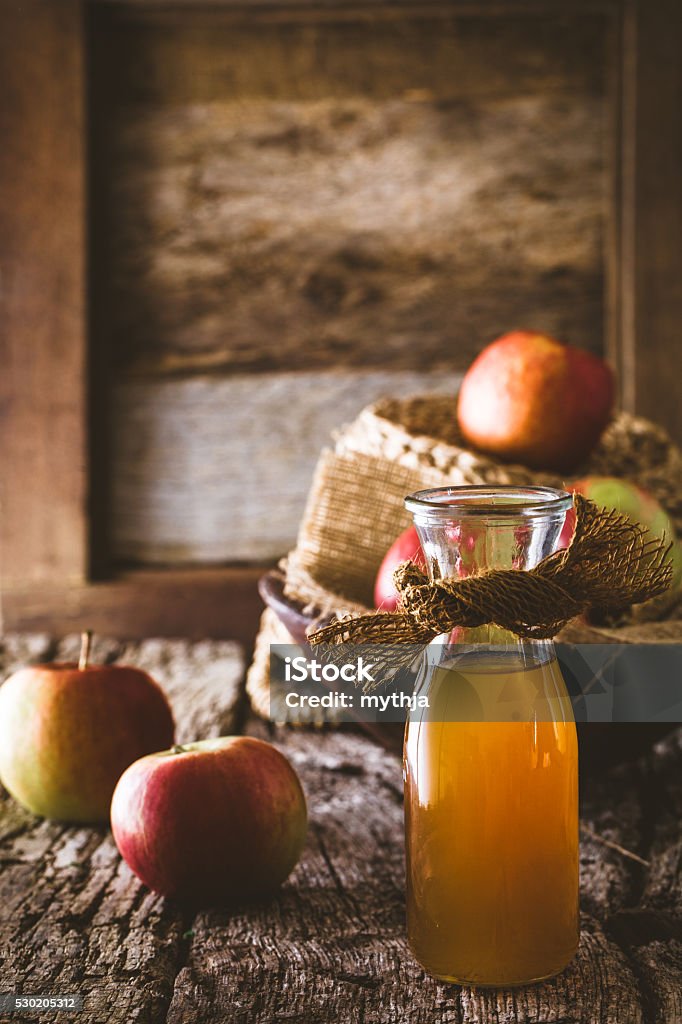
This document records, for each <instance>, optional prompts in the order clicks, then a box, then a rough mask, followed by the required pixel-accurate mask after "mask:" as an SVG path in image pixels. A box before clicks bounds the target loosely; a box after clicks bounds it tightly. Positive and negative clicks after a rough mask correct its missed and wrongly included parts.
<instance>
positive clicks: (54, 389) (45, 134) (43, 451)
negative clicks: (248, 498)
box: [0, 0, 87, 585]
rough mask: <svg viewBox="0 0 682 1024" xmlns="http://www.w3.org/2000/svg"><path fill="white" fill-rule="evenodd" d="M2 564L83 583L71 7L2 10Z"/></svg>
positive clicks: (80, 255) (77, 34)
mask: <svg viewBox="0 0 682 1024" xmlns="http://www.w3.org/2000/svg"><path fill="white" fill-rule="evenodd" d="M0 95H1V96H2V97H3V100H2V103H1V104H0V138H2V145H1V146H0V284H1V290H0V346H2V348H1V358H2V373H1V374H0V425H1V429H2V471H1V473H0V476H1V477H2V493H1V495H0V499H1V500H0V556H1V559H2V576H3V583H4V584H5V585H8V584H15V583H22V584H23V583H26V582H28V581H44V580H51V581H67V580H68V581H77V580H82V579H83V578H84V575H85V572H86V565H87V550H86V548H87V543H86V533H87V530H86V518H85V501H86V497H85V496H86V448H85V444H86V442H85V328H84V294H85V288H84V244H85V243H84V138H83V130H84V125H83V121H84V69H83V10H82V3H81V0H63V2H60V3H57V4H55V3H53V2H51V0H26V2H24V3H21V4H16V3H12V4H3V5H2V12H1V13H0Z"/></svg>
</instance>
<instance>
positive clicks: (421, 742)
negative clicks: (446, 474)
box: [404, 487, 579, 986]
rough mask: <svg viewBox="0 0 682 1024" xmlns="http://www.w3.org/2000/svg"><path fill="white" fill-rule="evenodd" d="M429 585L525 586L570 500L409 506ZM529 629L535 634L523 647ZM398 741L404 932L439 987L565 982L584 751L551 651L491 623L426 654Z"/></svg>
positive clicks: (461, 496)
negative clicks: (498, 578) (508, 575)
mask: <svg viewBox="0 0 682 1024" xmlns="http://www.w3.org/2000/svg"><path fill="white" fill-rule="evenodd" d="M405 504H406V506H407V508H408V509H409V510H410V511H411V512H412V513H413V516H414V525H415V527H416V529H417V533H418V535H419V539H420V542H421V546H422V549H423V551H424V556H425V561H426V565H427V567H428V571H429V575H430V576H431V578H432V579H433V580H438V579H442V578H447V579H448V580H458V579H464V578H466V577H467V576H471V575H478V574H480V573H485V572H487V571H488V570H491V569H504V570H511V571H515V570H527V569H531V568H533V566H535V565H537V564H538V562H540V561H542V559H544V558H545V557H547V556H548V555H551V554H552V553H553V552H554V551H555V549H556V546H557V541H558V538H559V536H560V533H561V529H562V527H563V524H564V521H565V519H566V513H567V511H568V510H569V509H570V508H571V507H572V499H571V497H570V495H568V494H566V493H565V492H563V491H556V490H553V489H551V488H547V487H443V488H435V489H432V490H427V491H419V492H417V493H416V494H412V495H410V496H409V497H408V498H407V499H406V501H405ZM532 625H533V624H532V623H531V624H530V627H531V631H532ZM415 694H416V695H419V696H420V697H426V698H427V701H426V703H427V705H428V706H427V707H426V708H424V702H423V701H416V702H415V705H417V706H416V707H415V709H414V710H411V711H410V714H409V717H408V721H407V726H406V730H405V747H404V778H405V844H406V853H407V931H408V938H409V941H410V945H411V947H412V950H413V952H414V955H415V956H416V958H417V959H418V960H419V961H420V963H421V964H422V965H423V966H424V967H425V968H426V969H427V970H428V971H429V972H430V973H431V974H433V975H435V976H437V977H439V978H442V979H444V980H446V981H452V982H457V983H460V984H469V985H494V986H502V985H521V984H528V983H530V982H533V981H537V980H539V979H541V978H546V977H549V976H550V975H553V974H556V973H557V972H558V971H560V970H562V969H563V968H564V967H565V966H566V964H567V963H568V962H569V960H570V959H571V958H572V956H573V955H574V953H575V951H576V948H577V945H578V936H579V917H578V748H577V740H576V730H575V724H574V721H573V713H572V707H571V703H570V700H569V697H568V694H567V692H566V688H565V685H564V681H563V679H562V676H561V672H560V669H559V665H558V663H557V660H556V656H555V653H554V647H553V645H552V643H551V641H549V640H531V639H527V638H524V639H519V637H517V636H516V635H515V634H513V633H511V632H508V631H507V630H505V629H502V628H501V627H499V626H498V625H495V624H494V623H488V624H485V623H483V624H481V625H478V626H476V627H475V628H470V629H466V628H463V627H459V626H458V627H457V628H456V629H454V630H453V632H452V633H451V634H450V635H443V636H441V637H439V638H438V640H437V641H436V642H434V643H432V644H430V645H429V648H428V649H427V651H426V653H425V656H424V661H423V665H422V669H421V673H420V676H419V679H418V681H417V686H416V691H415Z"/></svg>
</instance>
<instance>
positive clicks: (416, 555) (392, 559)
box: [374, 526, 426, 612]
mask: <svg viewBox="0 0 682 1024" xmlns="http://www.w3.org/2000/svg"><path fill="white" fill-rule="evenodd" d="M401 562H414V564H415V565H416V566H417V567H418V568H419V569H423V570H426V558H425V557H424V552H423V550H422V546H421V544H420V542H419V536H418V534H417V530H416V528H415V527H414V526H408V528H407V529H406V530H403V532H402V533H401V534H400V536H399V537H397V538H396V540H394V541H393V543H392V544H391V546H390V548H389V549H388V551H387V552H386V554H385V555H384V560H383V562H382V563H381V565H380V566H379V572H378V573H377V578H376V582H375V584H374V604H375V605H376V607H377V608H381V609H382V611H386V612H394V611H395V610H396V608H397V606H398V591H397V590H396V589H395V584H394V583H393V573H394V571H395V570H396V569H397V568H398V566H399V565H400V563H401Z"/></svg>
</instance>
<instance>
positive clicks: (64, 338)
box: [0, 0, 682, 644]
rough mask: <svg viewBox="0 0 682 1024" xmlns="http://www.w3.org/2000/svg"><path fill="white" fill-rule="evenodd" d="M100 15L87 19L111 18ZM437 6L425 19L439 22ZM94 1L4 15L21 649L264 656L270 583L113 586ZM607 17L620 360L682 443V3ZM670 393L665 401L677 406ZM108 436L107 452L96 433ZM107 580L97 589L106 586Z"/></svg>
mask: <svg viewBox="0 0 682 1024" xmlns="http://www.w3.org/2000/svg"><path fill="white" fill-rule="evenodd" d="M101 2H103V0H89V3H91V4H93V5H96V4H97V3H101ZM106 2H108V3H109V4H110V5H111V6H118V7H128V8H131V9H132V8H134V9H135V11H136V12H137V13H138V14H139V16H140V17H147V18H149V17H151V18H159V17H164V16H170V15H171V14H172V16H173V17H180V16H182V15H183V14H186V13H187V10H188V9H194V10H195V11H196V12H199V11H202V10H203V11H206V10H208V9H211V10H213V14H214V15H215V9H216V8H221V9H222V10H223V11H224V12H225V14H226V16H228V15H229V14H230V13H236V14H237V16H239V17H244V16H249V15H250V14H254V13H255V11H256V10H258V11H259V16H264V17H269V18H272V17H275V18H277V17H283V16H290V14H291V12H292V9H294V8H295V4H293V3H282V2H280V0H272V2H270V3H267V4H265V3H261V2H260V0H251V3H242V4H241V5H235V4H234V3H232V4H231V3H230V2H229V0H211V2H207V0H204V2H203V3H192V2H191V0H146V2H142V0H106ZM405 6H406V5H403V4H402V3H401V2H400V0H392V2H391V0H367V2H366V3H364V4H359V3H354V4H352V5H344V4H342V3H341V2H339V0H337V3H336V4H333V5H331V6H330V5H329V4H327V3H325V2H323V0H307V2H305V3H299V5H298V8H299V9H300V12H301V13H302V12H303V11H304V10H306V9H307V11H308V14H309V13H310V8H311V7H315V8H316V9H318V10H319V11H320V13H323V14H325V15H326V16H329V14H330V13H331V12H334V13H335V15H337V14H338V10H339V8H340V7H341V8H343V9H346V7H347V8H348V13H349V14H350V13H351V12H352V13H353V14H354V15H355V16H357V13H358V11H359V10H362V11H363V12H364V13H365V14H366V15H367V16H368V17H373V16H376V15H377V14H378V13H379V12H382V16H391V15H394V16H398V15H399V14H400V12H401V11H402V10H404V9H405ZM426 6H427V5H424V7H426ZM87 7H88V3H87V2H86V0H60V2H59V3H58V4H56V3H53V2H52V0H24V2H23V3H22V4H21V5H19V4H9V5H5V6H4V7H3V10H2V14H1V15H0V22H1V24H0V96H2V97H3V101H2V109H1V110H0V126H1V130H0V138H2V147H0V339H1V341H0V344H2V347H3V362H2V373H1V375H0V416H1V417H2V427H3V434H2V452H3V463H2V466H3V469H2V478H1V483H2V491H1V504H0V552H1V556H2V562H1V566H2V580H3V615H4V627H5V628H6V629H30V628H35V629H51V630H57V631H61V630H66V629H78V628H81V627H82V626H83V625H90V626H92V627H93V628H95V629H97V630H99V631H102V632H109V633H116V634H119V635H126V636H130V637H135V636H142V635H150V634H152V633H156V634H160V635H172V634H182V635H191V636H200V635H213V636H229V637H235V638H237V639H239V640H241V641H243V642H245V643H247V644H248V643H249V642H250V641H251V639H252V637H253V635H254V633H255V629H256V625H257V618H258V610H259V607H260V604H259V599H258V596H257V590H256V582H257V577H258V575H259V572H260V570H258V569H256V568H237V569H234V568H224V569H215V570H210V569H205V570H201V571H187V572H178V571H172V572H171V571H169V572H164V571H156V572H150V571H145V572H134V573H128V574H126V575H124V576H118V577H116V578H114V579H111V580H106V579H102V577H106V573H107V565H106V559H102V558H101V551H102V542H101V538H100V537H99V536H98V532H97V527H98V523H102V522H103V521H104V520H105V517H106V503H103V502H102V501H101V495H102V493H103V490H102V488H100V487H99V486H98V466H99V465H100V464H101V462H102V457H103V454H104V455H105V454H106V453H105V451H104V449H105V447H106V445H105V442H103V441H102V439H101V436H100V435H101V434H102V431H101V429H100V427H99V426H98V424H100V423H101V419H100V418H99V417H98V416H96V415H95V412H96V409H97V407H98V404H99V403H98V401H97V399H96V387H97V381H98V376H99V374H100V372H101V368H99V367H98V364H97V360H96V358H92V359H91V357H90V353H89V350H88V335H89V333H90V328H91V326H92V324H94V326H95V329H97V322H96V303H97V296H96V294H94V295H93V294H91V295H90V298H91V300H92V301H93V306H94V319H93V320H90V321H89V319H88V317H89V312H88V302H87V298H86V297H87V295H88V288H87V283H86V282H87V262H88V261H87V253H88V242H87V203H86V180H87V175H86V163H87V117H86V111H87V96H86V78H87V75H86V68H87V33H86V15H87ZM428 7H429V8H433V9H436V7H438V9H441V10H442V9H443V7H447V8H448V9H454V10H462V11H467V10H470V11H471V10H475V11H476V12H477V13H481V12H482V11H485V12H490V13H491V14H495V13H500V12H505V13H508V12H510V10H522V11H527V12H528V13H532V12H542V11H546V10H551V9H557V8H559V9H563V5H561V4H559V3H557V2H556V0H535V2H532V0H531V2H525V3H523V2H521V3H512V4H501V3H499V2H493V0H479V2H476V3H467V2H461V0H460V2H454V3H448V0H442V2H441V3H439V4H429V5H428ZM577 11H580V12H588V11H592V12H594V11H601V12H604V13H607V14H608V15H609V17H610V21H611V26H612V32H611V41H612V45H611V53H610V62H611V91H612V97H613V104H612V106H613V115H614V118H615V119H616V131H615V133H614V135H615V138H616V140H617V146H616V151H615V152H614V154H613V160H612V164H613V176H612V177H613V180H612V189H611V192H612V196H613V206H612V216H611V238H610V245H609V252H608V253H607V313H608V325H607V350H608V353H609V356H610V358H611V360H612V361H613V362H614V364H615V365H616V367H617V368H618V372H619V380H620V400H621V405H622V407H623V408H625V409H627V410H629V411H633V412H640V413H642V414H644V415H650V416H652V417H654V418H656V419H657V420H659V421H661V422H662V423H664V424H665V425H666V426H667V427H668V429H669V430H670V431H671V433H672V434H673V435H674V436H675V438H676V439H677V440H682V403H680V402H679V401H678V396H677V394H676V389H675V384H676V378H677V373H676V371H678V370H679V368H680V362H681V361H680V358H679V353H680V343H679V342H678V337H677V335H678V330H679V324H680V323H682V275H681V273H680V271H681V270H682V176H681V175H680V173H679V168H680V166H682V131H681V130H680V120H679V114H680V110H679V102H680V95H681V94H682V65H680V62H679V59H678V58H679V53H680V52H681V50H682V10H680V8H679V6H678V4H677V3H676V0H654V2H648V0H610V2H609V0H602V2H594V3H589V2H586V3H581V4H580V5H573V6H572V8H571V14H572V15H575V14H576V13H577ZM663 385H665V386H663ZM88 423H90V424H91V425H92V428H93V429H97V433H98V436H96V437H95V439H94V443H92V442H91V439H90V437H89V435H88V430H87V424H88ZM97 580H100V581H99V582H98V581H97Z"/></svg>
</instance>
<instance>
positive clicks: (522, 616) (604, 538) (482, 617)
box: [309, 494, 673, 646]
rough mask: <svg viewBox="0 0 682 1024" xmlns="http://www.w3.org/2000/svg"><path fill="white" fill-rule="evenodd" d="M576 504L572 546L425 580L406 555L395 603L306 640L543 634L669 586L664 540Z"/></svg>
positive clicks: (583, 502) (583, 501)
mask: <svg viewBox="0 0 682 1024" xmlns="http://www.w3.org/2000/svg"><path fill="white" fill-rule="evenodd" d="M574 505H575V511H576V526H575V532H574V535H573V539H572V541H571V544H570V546H569V547H568V548H566V549H564V550H562V551H557V552H555V553H554V554H553V555H549V556H548V557H547V558H544V559H543V560H542V561H541V562H540V563H539V564H538V565H536V566H535V568H533V569H530V570H519V569H490V570H486V571H484V572H482V573H479V574H478V575H475V576H471V577H468V578H466V579H455V578H448V579H440V580H433V581H431V580H429V579H428V578H427V577H426V576H425V575H424V573H422V572H421V571H420V570H419V569H417V568H416V567H415V566H414V565H413V564H412V563H410V562H404V563H403V564H402V565H400V566H399V567H398V569H397V570H396V573H395V576H394V579H395V583H396V586H397V589H398V592H399V594H400V599H401V605H402V610H401V611H399V612H396V613H392V614H389V613H385V612H383V613H382V612H379V613H377V614H372V615H362V616H359V617H357V618H348V619H341V620H337V621H334V622H332V623H331V624H330V625H328V626H326V627H324V628H323V629H320V630H317V631H316V632H315V633H313V634H312V635H311V636H310V637H309V640H310V643H311V644H312V645H313V646H317V645H320V644H338V643H344V642H351V643H370V644H399V643H405V644H428V643H430V641H431V640H433V639H435V637H437V636H440V635H441V634H443V633H449V632H450V631H451V630H452V629H454V628H455V627H456V626H466V627H475V626H481V625H484V624H486V623H492V624H494V625H496V626H499V627H502V628H503V629H507V630H509V631H510V632H512V633H514V634H515V635H516V636H519V637H527V638H532V639H546V638H548V637H552V636H555V635H556V634H557V633H558V632H559V630H560V629H561V628H562V627H563V626H565V625H566V623H567V622H568V621H569V620H570V619H572V618H574V617H575V616H576V615H579V614H581V613H582V612H587V611H590V610H593V609H602V610H603V609H608V610H617V609H621V608H624V607H627V606H629V605H632V604H639V603H640V602H642V601H646V600H648V599H650V598H652V597H656V596H658V595H660V594H662V593H663V592H664V591H666V590H667V589H668V588H669V587H670V584H671V582H672V576H673V568H672V564H671V561H670V558H669V552H670V545H669V544H668V543H666V541H665V540H663V541H662V540H660V539H658V538H656V537H653V536H652V535H651V534H650V533H649V532H648V531H647V530H646V529H645V528H644V527H643V526H640V525H639V524H637V523H634V522H632V521H631V520H630V519H628V518H627V517H626V516H623V515H620V514H619V513H617V512H613V511H606V510H604V509H601V508H599V507H598V506H597V505H595V504H594V502H592V501H589V500H588V499H587V498H584V497H582V496H581V495H579V494H576V495H575V496H574Z"/></svg>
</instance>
